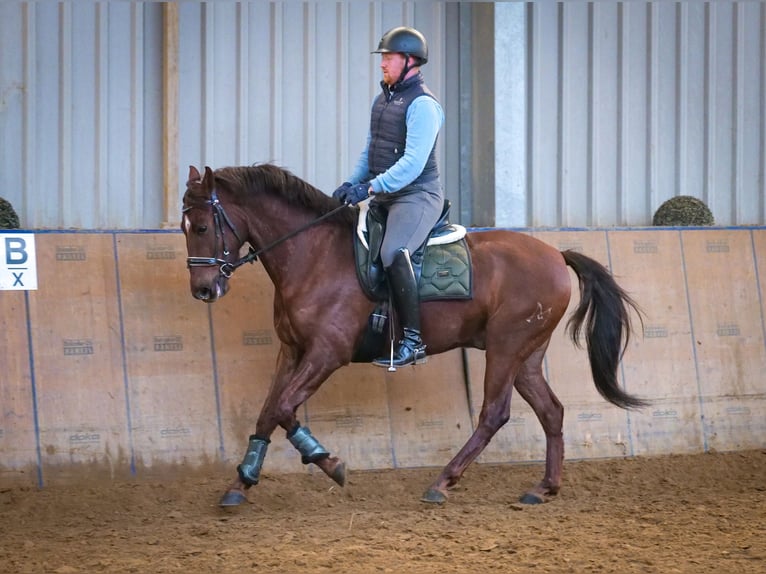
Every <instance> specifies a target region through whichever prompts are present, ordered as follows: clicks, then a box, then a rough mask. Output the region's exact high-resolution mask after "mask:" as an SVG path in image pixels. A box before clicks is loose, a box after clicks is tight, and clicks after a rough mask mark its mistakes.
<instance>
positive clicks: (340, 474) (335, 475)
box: [330, 462, 346, 486]
mask: <svg viewBox="0 0 766 574" xmlns="http://www.w3.org/2000/svg"><path fill="white" fill-rule="evenodd" d="M330 478H332V479H333V480H334V481H335V482H336V483H337V484H338V485H339V486H345V485H346V463H345V462H341V463H340V464H338V465H336V467H335V468H334V469H333V471H332V474H330Z"/></svg>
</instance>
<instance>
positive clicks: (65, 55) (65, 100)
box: [57, 2, 83, 226]
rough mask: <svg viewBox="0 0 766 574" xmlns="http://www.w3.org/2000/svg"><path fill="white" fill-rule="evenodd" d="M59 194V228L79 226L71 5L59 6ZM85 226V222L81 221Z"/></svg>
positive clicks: (81, 215) (80, 212) (81, 214)
mask: <svg viewBox="0 0 766 574" xmlns="http://www.w3.org/2000/svg"><path fill="white" fill-rule="evenodd" d="M58 22H59V110H58V111H59V133H58V137H59V150H58V151H59V165H60V170H61V172H60V174H59V195H60V198H61V204H60V205H61V210H60V211H59V214H58V218H59V220H58V222H57V223H58V225H59V226H63V224H64V222H67V221H68V222H72V224H75V225H76V224H77V222H76V220H78V219H80V218H82V217H83V212H82V210H80V211H79V212H78V213H74V212H73V210H72V207H73V204H74V198H73V197H72V105H73V103H74V102H73V101H72V80H73V78H72V5H71V4H70V3H67V2H65V3H62V4H60V5H59V21H58ZM79 223H80V225H82V223H83V222H82V220H81V219H80V221H79Z"/></svg>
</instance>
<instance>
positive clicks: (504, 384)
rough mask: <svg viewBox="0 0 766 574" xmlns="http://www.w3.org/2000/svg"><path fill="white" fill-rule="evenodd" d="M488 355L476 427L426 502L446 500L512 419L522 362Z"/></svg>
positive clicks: (429, 492)
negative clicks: (468, 469) (481, 402)
mask: <svg viewBox="0 0 766 574" xmlns="http://www.w3.org/2000/svg"><path fill="white" fill-rule="evenodd" d="M486 356H487V366H486V371H485V373H484V402H483V404H482V407H481V412H480V413H479V421H478V424H477V425H476V430H474V431H473V434H472V435H471V436H470V438H469V439H468V442H466V443H465V445H464V446H463V448H461V449H460V451H459V452H458V453H457V454H456V455H455V457H454V458H453V459H452V460H451V461H450V462H449V463H448V464H447V466H445V467H444V470H442V472H441V474H440V475H439V476H438V477H437V479H436V481H435V482H434V483H433V484H432V485H431V486H430V487H429V488H428V490H426V492H425V493H424V494H423V496H422V498H421V500H422V501H423V502H434V503H442V502H445V501H446V500H447V489H449V488H450V487H452V486H454V485H455V484H457V482H458V480H460V477H461V476H462V475H463V472H464V471H465V469H466V468H468V465H470V464H471V463H472V462H473V461H474V460H475V459H476V457H478V456H479V455H480V454H481V452H482V451H483V450H484V448H485V447H486V446H487V444H489V441H490V440H492V437H493V436H495V433H497V431H498V430H499V429H500V427H502V426H503V425H504V424H505V423H506V422H508V419H509V418H510V416H511V415H510V412H511V394H512V392H513V379H514V372H515V370H516V369H518V368H519V366H518V363H517V361H516V359H514V358H513V357H512V356H509V354H508V353H507V352H506V353H492V352H491V351H490V350H489V349H488V350H487V355H486Z"/></svg>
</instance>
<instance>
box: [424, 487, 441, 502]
mask: <svg viewBox="0 0 766 574" xmlns="http://www.w3.org/2000/svg"><path fill="white" fill-rule="evenodd" d="M420 500H421V501H422V502H428V503H429V504H444V503H445V502H447V495H446V494H444V493H443V492H442V491H441V490H437V489H435V488H429V489H428V490H426V491H425V492H424V493H423V496H421V497H420Z"/></svg>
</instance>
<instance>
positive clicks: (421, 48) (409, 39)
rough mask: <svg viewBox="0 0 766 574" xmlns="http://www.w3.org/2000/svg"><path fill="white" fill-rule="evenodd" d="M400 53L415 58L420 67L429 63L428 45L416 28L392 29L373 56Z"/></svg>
mask: <svg viewBox="0 0 766 574" xmlns="http://www.w3.org/2000/svg"><path fill="white" fill-rule="evenodd" d="M388 52H399V53H401V54H404V55H405V56H413V57H414V58H415V59H416V60H417V61H418V64H417V65H418V66H422V65H423V64H425V63H426V62H428V45H427V44H426V39H425V37H424V36H423V34H421V33H420V32H418V31H417V30H415V28H410V27H408V26H399V27H397V28H392V29H391V30H389V31H388V32H386V33H385V34H383V37H382V38H381V39H380V43H379V44H378V49H377V50H375V51H374V52H372V53H373V54H385V53H388Z"/></svg>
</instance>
